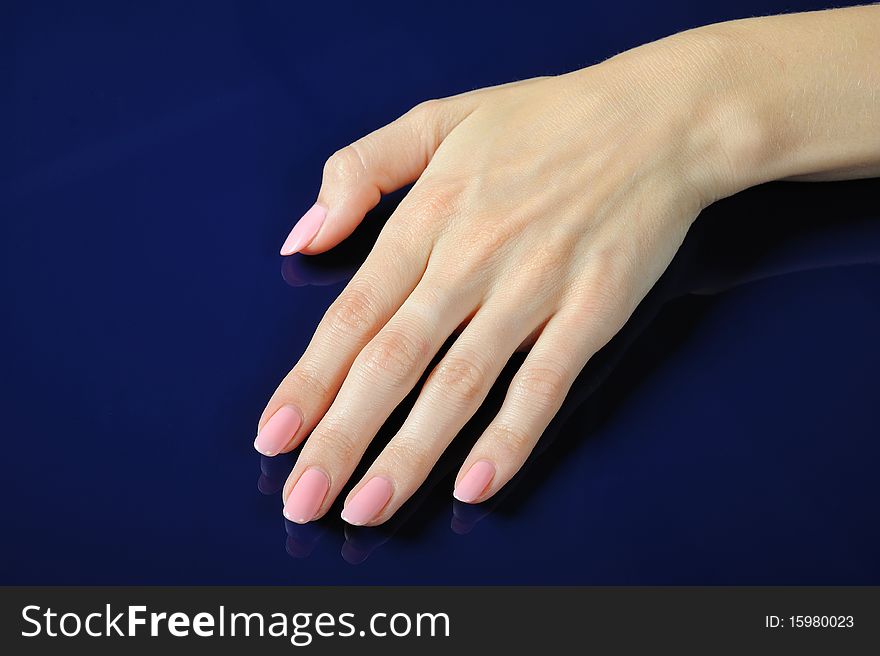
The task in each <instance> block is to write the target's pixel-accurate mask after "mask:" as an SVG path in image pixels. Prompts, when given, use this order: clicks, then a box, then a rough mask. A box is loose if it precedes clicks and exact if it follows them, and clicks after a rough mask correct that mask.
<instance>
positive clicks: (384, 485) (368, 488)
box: [342, 476, 391, 526]
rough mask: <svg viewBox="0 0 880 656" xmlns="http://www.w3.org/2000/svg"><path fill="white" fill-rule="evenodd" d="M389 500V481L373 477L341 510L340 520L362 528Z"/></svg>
mask: <svg viewBox="0 0 880 656" xmlns="http://www.w3.org/2000/svg"><path fill="white" fill-rule="evenodd" d="M389 499H391V481H389V480H388V479H387V478H382V477H381V476H375V477H373V478H371V479H370V480H369V481H368V482H367V484H366V485H364V486H363V487H362V488H361V489H360V491H359V492H358V493H357V494H355V495H354V498H353V499H352V500H351V501H349V502H348V505H347V506H345V508H343V509H342V519H344V520H345V521H346V522H348V523H349V524H354V525H355V526H363V525H364V524H366V523H367V522H369V521H370V520H371V519H373V518H374V517H375V516H376V515H378V514H379V512H380V511H381V510H382V508H384V507H385V504H386V503H388V500H389Z"/></svg>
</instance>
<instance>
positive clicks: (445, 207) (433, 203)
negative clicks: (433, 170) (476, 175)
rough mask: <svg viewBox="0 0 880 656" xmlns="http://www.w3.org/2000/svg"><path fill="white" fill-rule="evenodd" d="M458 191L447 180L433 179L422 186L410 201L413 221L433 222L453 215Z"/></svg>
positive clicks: (455, 209)
mask: <svg viewBox="0 0 880 656" xmlns="http://www.w3.org/2000/svg"><path fill="white" fill-rule="evenodd" d="M459 195H460V189H459V188H458V185H456V184H454V183H453V182H451V181H448V180H441V179H439V178H435V179H433V180H431V181H430V182H428V183H426V184H424V185H423V186H422V188H421V189H419V191H418V193H416V194H415V195H414V197H413V199H412V208H411V209H412V210H413V211H412V212H411V213H410V215H411V216H412V217H413V219H414V220H415V221H417V222H419V223H418V224H419V225H423V223H422V222H425V221H427V222H434V221H437V220H438V219H445V218H448V217H450V216H452V215H454V214H455V213H456V211H457V207H458V198H459Z"/></svg>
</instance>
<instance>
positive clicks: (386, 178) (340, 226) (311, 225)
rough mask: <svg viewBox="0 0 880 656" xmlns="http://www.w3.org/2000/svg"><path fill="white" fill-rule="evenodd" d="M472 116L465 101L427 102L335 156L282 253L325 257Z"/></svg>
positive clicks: (414, 175)
mask: <svg viewBox="0 0 880 656" xmlns="http://www.w3.org/2000/svg"><path fill="white" fill-rule="evenodd" d="M468 113H469V104H468V103H467V102H466V101H465V100H464V99H463V98H455V99H452V98H448V99H444V100H429V101H427V102H424V103H421V104H420V105H417V106H416V107H414V108H413V109H411V110H410V111H408V112H407V113H406V114H404V115H403V116H401V117H400V118H398V119H397V120H396V121H394V122H393V123H390V124H388V125H386V126H385V127H382V128H379V129H378V130H376V131H375V132H371V133H370V134H368V135H367V136H365V137H363V138H361V139H358V140H357V141H355V142H354V143H353V144H351V145H350V146H346V147H345V148H342V149H341V150H338V151H336V152H335V153H333V155H332V156H331V157H330V159H328V160H327V163H326V164H325V165H324V175H323V180H322V182H321V191H320V193H319V194H318V201H317V202H316V203H315V204H314V205H313V206H312V207H311V208H310V209H309V210H308V211H307V212H306V213H305V214H304V215H303V217H302V218H301V219H300V220H299V221H297V223H296V225H294V226H293V230H291V231H290V235H288V237H287V240H286V241H285V242H284V245H283V246H282V247H281V254H282V255H293V254H294V253H297V252H300V251H302V252H304V253H307V254H310V255H314V254H317V253H323V252H324V251H326V250H329V249H331V248H333V247H334V246H336V245H337V244H338V243H339V242H341V241H342V240H343V239H345V238H346V237H348V236H349V235H350V234H351V233H352V231H353V230H354V229H355V228H356V227H357V225H358V224H359V223H360V222H361V221H362V220H363V218H364V215H365V214H366V213H367V212H368V211H369V210H371V209H372V208H374V207H375V206H376V204H377V203H378V202H379V199H380V198H381V196H382V194H387V193H390V192H392V191H395V190H396V189H400V188H401V187H403V186H405V185H408V184H409V183H411V182H415V180H416V179H418V177H419V176H420V175H421V174H422V172H423V171H424V170H425V168H426V167H427V166H428V163H429V162H430V161H431V158H432V157H433V156H434V152H435V151H436V150H437V148H438V147H439V146H440V144H441V143H442V141H443V140H444V139H445V138H446V136H447V135H448V134H449V133H450V132H451V131H452V130H453V128H455V126H456V125H458V124H459V123H460V122H461V121H463V120H464V118H465V117H466V116H467V114H468Z"/></svg>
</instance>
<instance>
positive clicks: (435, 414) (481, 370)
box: [342, 306, 540, 525]
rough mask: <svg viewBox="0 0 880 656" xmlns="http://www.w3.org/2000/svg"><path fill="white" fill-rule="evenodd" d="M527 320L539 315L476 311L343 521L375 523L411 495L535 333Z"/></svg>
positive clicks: (353, 498)
mask: <svg viewBox="0 0 880 656" xmlns="http://www.w3.org/2000/svg"><path fill="white" fill-rule="evenodd" d="M529 316H540V315H537V314H536V313H535V314H531V315H530V314H529V313H527V312H524V309H523V308H519V312H517V311H515V310H513V309H512V308H509V307H499V306H494V307H493V306H486V307H483V308H481V309H480V310H479V311H478V312H477V314H476V315H475V316H474V318H473V319H472V320H471V322H470V323H469V324H468V326H467V327H466V328H465V330H464V331H463V332H462V334H461V335H460V336H459V338H458V339H457V340H456V341H455V343H454V344H453V345H452V346H451V347H450V349H449V351H448V352H447V353H446V355H445V356H444V357H443V359H442V360H441V361H440V362H439V364H438V365H437V366H436V367H435V368H434V370H433V371H432V372H431V374H430V376H429V377H428V379H427V380H426V381H425V386H424V388H423V389H422V391H421V393H420V395H419V398H418V399H417V401H416V403H415V405H414V406H413V409H412V411H411V412H410V414H409V416H408V417H407V419H406V421H405V422H404V424H403V426H402V427H401V428H400V430H399V431H398V433H397V435H395V436H394V438H393V439H392V440H391V441H390V442H389V443H388V444H387V446H386V447H385V449H384V450H383V451H382V453H381V454H380V455H379V457H378V458H377V459H376V461H375V462H374V463H373V464H372V466H371V467H370V469H369V470H368V471H367V473H366V474H365V475H364V477H363V478H362V479H361V481H360V483H358V484H357V485H356V486H355V487H354V488H353V489H352V490H351V492H350V493H349V495H348V498H347V499H346V503H345V508H344V509H343V511H342V517H343V519H345V521H347V522H348V523H350V524H355V525H365V524H366V525H375V524H381V523H382V522H384V521H386V520H388V519H389V518H390V517H391V516H392V515H394V513H395V512H397V510H398V509H399V508H400V506H401V505H403V503H404V502H406V500H407V499H409V498H410V497H411V496H412V495H413V494H414V493H415V492H416V490H417V489H418V488H419V486H420V485H421V484H422V483H423V482H424V481H425V479H426V478H427V477H428V474H429V473H430V471H431V469H432V468H433V467H434V465H435V464H436V463H437V460H439V458H440V456H441V455H442V454H443V451H444V450H445V449H446V447H447V446H448V445H449V443H450V442H451V441H452V440H453V439H454V437H455V436H456V435H457V434H458V432H459V431H460V430H461V429H462V427H463V426H464V425H465V424H466V423H467V421H468V420H469V419H470V418H471V417H472V416H473V415H474V413H475V412H476V410H477V408H479V406H480V405H481V404H482V402H483V401H484V400H485V398H486V395H487V394H488V392H489V390H490V389H491V387H492V384H493V383H494V382H495V380H496V379H497V378H498V376H499V374H500V373H501V371H502V369H503V368H504V365H505V364H506V363H507V361H508V360H509V359H510V357H511V355H513V353H514V352H515V351H516V349H517V347H518V346H519V345H520V343H522V341H523V340H524V339H525V338H526V337H527V336H528V335H529V334H530V333H531V332H532V331H533V330H534V329H535V328H536V325H534V324H531V323H529V321H528V317H529ZM378 490H383V491H384V495H387V498H385V496H383V495H380V494H379V493H378V492H377V491H378ZM382 501H385V503H383V504H382V505H380V503H381V502H382Z"/></svg>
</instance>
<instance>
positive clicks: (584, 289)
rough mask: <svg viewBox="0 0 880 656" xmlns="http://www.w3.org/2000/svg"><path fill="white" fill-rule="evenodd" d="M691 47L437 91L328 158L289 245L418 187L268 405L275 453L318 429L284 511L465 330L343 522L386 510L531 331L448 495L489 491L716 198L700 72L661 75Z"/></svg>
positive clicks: (307, 497)
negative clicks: (699, 95)
mask: <svg viewBox="0 0 880 656" xmlns="http://www.w3.org/2000/svg"><path fill="white" fill-rule="evenodd" d="M685 47H686V46H685V45H684V44H681V45H680V46H677V47H676V48H671V47H668V46H667V48H658V47H655V48H653V49H652V48H649V49H648V51H647V52H643V53H637V54H632V53H630V54H629V55H628V56H627V57H622V58H616V59H612V60H609V61H608V62H605V63H603V64H601V65H599V66H594V67H592V68H589V69H585V70H583V71H579V72H576V73H573V74H569V75H563V76H559V77H551V78H540V79H533V80H527V81H524V82H518V83H514V84H508V85H504V86H500V87H494V88H489V89H483V90H479V91H475V92H472V93H467V94H464V95H460V96H456V97H452V98H448V99H443V100H436V101H430V102H427V103H424V104H421V105H419V106H417V107H416V108H414V109H413V110H411V111H410V112H408V113H407V114H406V115H404V116H403V117H401V118H400V119H398V120H397V121H395V122H393V123H392V124H390V125H388V126H386V127H384V128H382V129H380V130H378V131H376V132H374V133H372V134H370V135H368V136H366V137H364V138H363V139H361V140H359V141H357V142H355V143H354V144H352V145H350V146H348V147H346V148H344V149H342V150H340V151H338V152H337V153H335V154H334V155H333V156H332V157H331V158H330V160H329V161H328V162H327V164H326V166H325V168H324V178H323V183H322V187H321V191H320V194H319V197H318V203H317V204H316V205H315V206H314V207H313V208H312V209H311V210H309V212H308V213H307V214H306V216H305V217H304V218H303V219H302V220H301V221H300V223H299V224H298V225H297V226H296V227H295V228H294V230H293V231H292V233H291V237H290V238H289V239H288V242H287V243H286V244H285V248H284V249H283V250H282V252H283V253H285V254H287V253H291V252H294V251H297V250H301V251H303V252H305V253H319V252H322V251H325V250H327V249H329V248H331V247H332V246H334V245H335V244H337V243H338V242H339V241H341V240H342V239H344V238H345V237H346V236H347V235H348V234H350V233H351V231H352V230H353V229H354V228H355V226H356V225H357V224H358V222H360V221H361V219H362V218H363V216H364V214H365V213H366V212H367V211H368V210H369V209H370V208H371V207H373V206H374V205H375V204H376V203H377V202H378V200H379V198H380V195H381V194H383V193H387V192H390V191H392V190H394V189H397V188H400V187H402V186H404V185H406V184H408V183H410V182H412V181H414V180H416V183H415V185H414V186H413V188H412V189H411V191H410V192H409V194H408V195H407V196H406V198H405V199H404V200H403V202H402V203H401V204H400V205H399V207H398V208H397V210H396V211H395V213H394V214H393V216H392V217H391V218H390V219H389V220H388V222H387V224H386V226H385V227H384V229H383V231H382V233H381V234H380V236H379V238H378V240H377V242H376V245H375V247H374V248H373V250H372V252H371V253H370V255H369V256H368V258H367V260H366V261H365V262H364V264H363V266H362V267H361V268H360V270H359V271H358V272H357V274H356V275H355V277H354V278H353V279H352V280H351V282H350V283H349V284H348V286H347V287H346V288H345V290H344V291H343V292H342V294H341V295H340V296H339V298H338V299H337V300H336V301H335V302H334V303H333V305H332V306H331V307H330V308H329V310H328V311H327V313H326V315H325V316H324V318H323V320H322V321H321V323H320V325H319V326H318V329H317V331H316V332H315V335H314V337H313V339H312V341H311V343H310V344H309V346H308V348H307V350H306V352H305V353H304V354H303V356H302V358H301V360H300V361H299V362H298V363H297V364H296V366H295V367H294V368H293V370H292V371H291V372H290V373H289V374H288V376H287V377H286V378H285V379H284V381H283V382H282V383H281V385H280V386H279V388H278V390H277V391H276V392H275V394H274V395H273V397H272V399H271V400H270V402H269V404H268V406H267V407H266V410H265V412H264V413H263V416H262V418H261V420H260V431H259V434H258V437H257V440H256V442H255V445H256V447H257V449H258V450H259V451H261V452H262V453H264V454H266V455H274V454H276V453H280V452H287V451H290V450H292V449H294V448H295V447H296V446H297V445H298V444H299V443H300V442H302V441H303V439H305V438H306V436H309V437H308V440H307V441H306V443H305V445H304V447H303V449H302V453H301V454H300V456H299V459H298V460H297V463H296V465H295V466H294V468H293V471H292V473H291V475H290V477H289V479H288V481H287V484H286V485H285V489H284V497H285V499H286V504H285V515H286V516H287V517H288V519H290V520H292V521H296V522H306V521H310V520H312V519H315V518H317V517H320V516H321V515H323V514H324V513H325V512H326V511H327V510H328V509H329V507H330V506H331V504H332V503H333V501H334V499H335V498H336V497H337V495H339V494H340V492H341V491H342V490H343V487H344V486H345V485H346V483H347V482H348V479H349V477H350V476H351V474H352V471H353V470H354V468H355V466H356V465H357V464H358V461H359V460H360V458H361V456H362V455H363V453H364V451H365V449H366V447H367V445H368V444H369V443H370V441H371V439H372V438H373V437H374V436H375V434H376V432H377V431H378V429H379V428H380V426H381V425H382V424H383V423H384V422H385V420H386V419H387V418H388V416H389V415H390V413H391V411H392V410H393V409H394V408H395V407H396V406H397V404H398V403H400V401H401V400H403V398H404V397H405V396H406V395H407V393H408V392H409V391H410V390H411V389H412V388H413V386H414V385H415V384H416V383H417V382H418V380H419V379H420V377H421V376H422V374H423V372H424V371H425V369H426V367H427V366H428V365H429V363H430V362H431V360H432V358H434V356H435V355H436V354H437V352H438V350H439V349H440V347H441V346H442V345H443V344H444V342H445V341H446V340H447V338H448V337H449V336H450V335H452V334H453V333H454V331H456V330H457V329H459V328H460V327H463V328H462V330H461V333H460V335H459V336H458V337H457V339H455V341H454V343H453V344H452V346H451V347H450V349H449V350H448V352H447V353H446V354H445V355H444V357H443V358H442V359H441V360H440V361H439V364H437V365H436V367H435V368H434V369H433V371H431V373H430V375H429V376H428V378H427V380H426V382H425V384H424V387H423V388H422V390H421V393H420V395H419V397H418V400H417V401H416V403H415V406H414V407H413V409H412V411H411V413H410V415H409V417H408V418H407V419H406V421H405V422H404V424H403V426H402V428H401V429H400V431H399V432H398V433H397V435H395V436H394V437H393V439H392V440H391V441H390V442H389V443H388V445H387V446H386V447H385V449H384V450H383V451H382V453H381V454H380V455H379V457H378V458H377V459H376V460H375V462H373V463H372V466H371V467H370V469H369V471H368V472H367V473H366V475H365V476H364V478H363V479H362V480H361V481H359V482H358V483H357V484H356V485H355V486H354V488H353V489H352V490H351V492H350V493H349V495H348V498H347V500H346V503H345V507H344V510H343V518H344V519H345V520H346V521H348V522H350V523H352V524H357V525H373V524H379V523H381V522H384V521H385V520H387V519H388V518H389V517H390V516H391V515H392V514H393V513H394V512H395V511H396V510H397V509H398V508H399V507H400V506H401V504H403V503H404V501H406V500H407V498H409V497H410V495H412V494H413V492H415V490H416V489H417V488H418V486H419V485H420V484H421V483H422V482H423V481H424V480H425V478H426V476H427V475H428V473H429V471H430V469H431V468H432V467H433V465H434V464H435V462H436V461H437V459H438V458H439V456H440V455H441V453H442V452H443V450H444V449H445V448H446V446H447V445H448V444H449V442H450V441H451V440H452V439H453V438H454V437H455V435H456V434H457V433H458V432H459V430H460V429H461V428H462V426H463V425H464V424H465V423H466V422H467V420H468V419H469V418H470V417H471V416H472V414H473V413H474V412H475V410H476V409H477V408H478V406H479V405H480V403H481V402H482V401H483V399H484V398H485V396H486V394H487V392H488V390H489V388H490V386H491V385H492V383H493V382H494V381H495V379H496V377H497V376H498V375H499V373H500V372H501V370H502V368H503V367H504V365H505V364H506V362H507V361H508V359H509V358H510V356H511V355H512V354H513V353H514V352H515V351H516V350H517V349H522V348H527V347H531V351H530V353H529V354H528V356H527V357H526V359H525V361H524V363H523V364H522V366H521V368H520V369H519V371H518V373H517V374H516V375H515V377H514V379H513V381H512V383H511V385H510V388H509V390H508V392H507V395H506V398H505V401H504V403H503V405H502V407H501V409H500V411H499V413H498V415H497V416H496V417H495V419H494V420H493V421H492V422H491V424H490V425H489V427H488V428H487V430H486V431H485V433H484V434H483V435H482V437H480V439H479V440H478V441H477V442H476V444H475V445H474V447H473V450H472V451H471V453H470V455H469V456H468V457H467V458H466V459H465V461H464V464H463V466H462V468H461V471H460V473H459V475H458V477H457V480H456V486H455V496H456V498H458V499H459V500H461V501H465V502H479V501H483V500H485V499H487V498H488V497H490V496H492V495H493V494H494V493H495V492H497V491H498V490H499V488H501V487H502V486H503V485H504V484H505V483H506V482H507V481H508V480H510V478H511V477H512V476H513V475H514V474H515V473H516V472H517V470H518V469H519V468H520V467H521V465H522V464H523V462H524V461H525V460H526V457H527V456H528V455H529V452H530V451H531V450H532V448H533V447H534V446H535V443H536V442H537V440H538V438H539V437H540V436H541V433H542V432H543V430H544V428H545V427H546V426H547V424H548V423H549V421H550V420H551V419H552V418H553V415H554V414H555V413H556V411H557V410H558V408H559V406H560V405H561V403H562V401H563V399H564V398H565V395H566V392H567V390H568V389H569V386H570V385H571V383H572V382H573V380H574V378H575V377H576V376H577V374H578V373H579V372H580V370H581V368H582V367H583V366H584V364H585V363H586V362H587V360H588V359H589V358H590V356H591V355H592V354H594V353H595V352H596V351H597V350H598V349H599V348H601V347H602V346H603V345H604V344H605V343H606V342H607V341H608V340H609V339H610V338H611V337H612V336H613V335H614V334H615V333H616V332H617V331H618V330H619V329H620V327H621V326H622V325H623V323H624V322H625V321H626V320H627V318H628V317H629V316H630V314H631V313H632V311H633V309H634V308H635V306H636V305H637V304H638V302H639V301H640V300H641V298H642V297H643V296H644V295H645V293H646V292H647V291H648V290H649V289H650V288H651V286H652V285H653V284H654V282H655V281H656V280H657V278H658V277H659V276H660V274H661V273H662V272H663V270H664V269H665V268H666V266H667V264H668V263H669V261H670V260H671V258H672V256H673V255H674V253H675V251H676V249H677V248H678V246H679V245H680V244H681V241H682V239H683V237H684V235H685V233H686V231H687V229H688V227H689V225H690V223H691V222H692V220H693V219H694V218H695V217H696V215H697V213H698V212H699V211H700V209H701V208H702V207H703V206H704V205H705V204H706V202H708V200H709V199H711V198H713V197H714V194H715V192H714V191H713V188H712V184H714V183H713V181H712V175H711V174H707V162H708V161H710V158H711V156H712V155H713V154H714V153H713V151H714V150H716V146H717V145H716V143H715V141H714V139H713V138H712V135H711V133H709V132H708V131H707V130H706V129H705V128H704V127H703V125H702V124H701V123H700V121H699V119H700V117H699V116H697V115H696V113H697V112H699V111H701V107H702V105H701V104H700V103H699V102H697V101H696V93H695V94H693V95H691V96H689V95H688V91H687V90H688V87H689V85H691V84H693V86H694V87H695V88H696V87H697V86H698V85H697V84H696V83H697V82H698V80H697V79H696V78H694V80H693V81H691V80H689V79H688V78H687V76H686V75H681V74H679V73H671V72H668V71H669V70H674V69H675V62H676V61H677V57H678V56H679V55H680V52H676V51H677V50H680V49H684V48H685ZM645 58H653V64H654V65H652V66H650V67H649V68H646V67H645V61H644V60H645ZM663 58H666V59H665V61H664V59H663ZM662 64H665V66H664V65H662ZM664 68H665V69H667V71H666V72H661V71H663V69H664ZM646 70H650V71H653V72H652V73H651V74H650V75H647V76H646V74H645V71H646ZM695 126H699V127H700V129H695Z"/></svg>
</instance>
